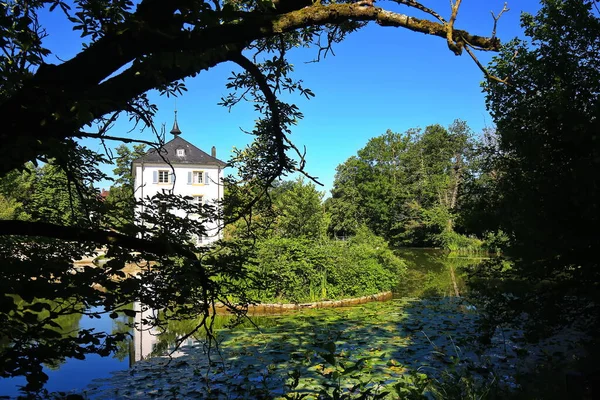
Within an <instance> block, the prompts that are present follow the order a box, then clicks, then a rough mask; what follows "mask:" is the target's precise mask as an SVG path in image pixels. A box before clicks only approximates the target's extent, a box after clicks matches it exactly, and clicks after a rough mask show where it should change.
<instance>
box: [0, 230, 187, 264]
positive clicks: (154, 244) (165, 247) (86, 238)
mask: <svg viewBox="0 0 600 400" xmlns="http://www.w3.org/2000/svg"><path fill="white" fill-rule="evenodd" d="M0 236H29V237H47V238H54V239H61V240H66V241H73V242H92V243H97V244H102V245H116V246H119V247H123V248H126V249H130V250H137V251H143V252H146V253H150V254H156V255H162V256H170V255H179V256H181V257H185V258H188V259H190V260H194V261H196V260H197V259H198V257H196V255H195V254H194V253H193V252H191V251H189V250H188V249H186V248H184V247H182V246H180V245H178V244H175V243H168V242H165V241H159V240H145V239H138V238H135V237H132V236H127V235H123V234H120V233H116V232H112V231H105V230H96V229H85V228H80V227H77V226H63V225H56V224H50V223H47V222H32V221H0Z"/></svg>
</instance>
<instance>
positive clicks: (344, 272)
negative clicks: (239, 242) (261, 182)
mask: <svg viewBox="0 0 600 400" xmlns="http://www.w3.org/2000/svg"><path fill="white" fill-rule="evenodd" d="M246 268H247V270H248V271H249V272H250V274H252V275H253V277H254V278H255V279H256V280H257V281H261V282H264V283H265V287H264V288H261V289H255V290H253V292H252V293H251V294H250V297H251V298H253V299H256V300H258V301H259V302H261V303H269V304H273V303H292V304H300V303H315V302H322V301H336V300H347V299H356V298H362V297H365V296H367V297H368V296H373V295H377V294H381V293H386V292H390V291H391V290H392V288H393V287H395V286H396V285H397V284H398V282H399V281H400V279H401V277H402V276H403V275H404V273H405V271H406V264H405V263H404V261H403V260H402V259H401V258H399V257H398V256H396V255H395V254H394V252H393V251H392V250H391V249H390V248H389V247H388V244H387V242H386V241H385V240H384V239H383V238H381V237H378V236H376V235H374V234H372V233H371V232H369V231H368V230H366V229H365V230H364V231H362V232H359V233H358V234H357V235H356V236H355V237H353V238H352V239H350V240H347V241H339V240H319V241H315V240H310V239H292V238H281V237H276V238H268V239H263V240H259V241H258V242H257V243H256V248H255V253H254V257H253V258H252V259H251V261H250V262H249V263H248V264H247V265H246Z"/></svg>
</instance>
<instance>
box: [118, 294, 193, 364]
mask: <svg viewBox="0 0 600 400" xmlns="http://www.w3.org/2000/svg"><path fill="white" fill-rule="evenodd" d="M133 310H134V311H135V312H136V314H135V319H134V322H135V328H134V329H133V340H132V341H131V342H130V346H129V366H130V367H131V366H132V365H133V364H135V363H136V362H138V361H141V360H144V359H147V358H150V357H153V356H159V355H164V354H171V357H179V356H181V355H183V352H181V351H179V350H177V351H174V350H175V343H168V345H167V346H166V348H165V347H163V348H162V351H157V347H158V344H159V341H160V335H161V332H162V331H161V329H160V328H158V327H155V326H152V325H151V324H148V323H145V322H148V321H153V320H155V319H156V317H157V316H158V311H157V310H154V309H152V308H149V307H147V306H145V305H143V304H142V303H141V302H139V301H135V302H134V303H133ZM195 343H196V341H195V340H194V339H193V338H191V337H190V338H188V339H187V340H186V341H185V342H183V343H182V344H181V347H183V346H192V345H194V344H195ZM157 353H160V354H157ZM163 353H164V354H163Z"/></svg>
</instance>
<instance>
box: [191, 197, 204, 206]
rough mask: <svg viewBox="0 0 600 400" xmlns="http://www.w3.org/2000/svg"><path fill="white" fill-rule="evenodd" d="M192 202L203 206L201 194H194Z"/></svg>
mask: <svg viewBox="0 0 600 400" xmlns="http://www.w3.org/2000/svg"><path fill="white" fill-rule="evenodd" d="M190 203H192V204H194V205H198V206H201V205H202V204H203V198H202V196H201V195H198V194H195V195H193V196H192V200H191V201H190Z"/></svg>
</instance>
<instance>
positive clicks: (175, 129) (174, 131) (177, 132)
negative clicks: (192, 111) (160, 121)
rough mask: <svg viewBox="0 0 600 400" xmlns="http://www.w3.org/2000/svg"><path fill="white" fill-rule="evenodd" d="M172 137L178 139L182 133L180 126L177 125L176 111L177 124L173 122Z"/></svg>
mask: <svg viewBox="0 0 600 400" xmlns="http://www.w3.org/2000/svg"><path fill="white" fill-rule="evenodd" d="M171 135H173V136H175V137H177V136H179V135H181V131H180V130H179V125H178V124H177V110H175V122H173V129H171Z"/></svg>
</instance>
